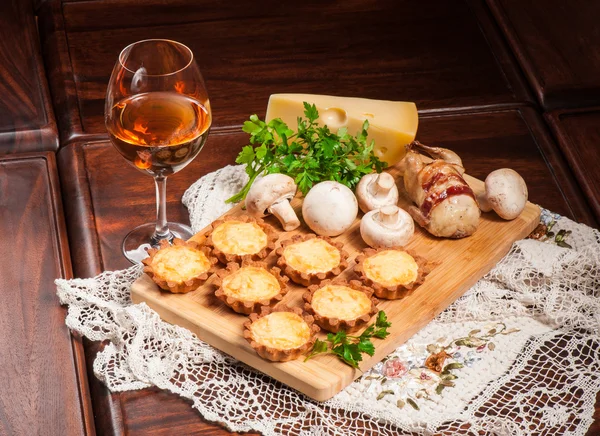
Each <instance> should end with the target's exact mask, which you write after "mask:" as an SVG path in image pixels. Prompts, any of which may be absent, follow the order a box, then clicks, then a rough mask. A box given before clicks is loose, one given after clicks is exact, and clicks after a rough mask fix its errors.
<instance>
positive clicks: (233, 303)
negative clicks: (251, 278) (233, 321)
mask: <svg viewBox="0 0 600 436" xmlns="http://www.w3.org/2000/svg"><path fill="white" fill-rule="evenodd" d="M247 266H254V267H257V268H262V269H264V270H265V271H267V272H269V273H270V274H271V275H273V276H274V277H275V278H276V279H277V282H278V283H279V287H280V292H279V294H277V295H275V296H273V297H271V298H267V299H263V300H257V301H252V300H243V299H240V298H236V297H233V296H231V295H227V294H226V293H225V292H224V291H223V288H222V285H223V279H224V278H225V277H227V276H229V275H231V274H233V273H235V272H236V271H238V270H239V269H240V268H242V267H247ZM215 276H216V278H215V279H214V281H213V283H214V284H215V285H216V286H218V288H217V290H216V291H215V296H216V297H217V298H218V299H219V300H221V301H222V302H223V303H225V304H226V305H227V306H229V307H231V308H232V309H233V310H234V311H235V312H237V313H242V314H244V315H249V314H250V313H254V312H258V311H260V308H261V307H262V306H274V305H275V304H277V303H279V302H280V301H281V300H282V299H283V297H284V296H285V294H287V292H288V287H287V282H288V281H289V279H288V278H287V277H284V276H283V277H282V276H281V270H280V269H279V268H277V267H272V268H270V269H269V268H268V267H267V264H266V263H264V262H254V261H246V262H243V264H242V266H240V265H239V264H238V263H235V262H230V263H228V264H227V268H226V269H221V270H219V271H217V272H216V273H215Z"/></svg>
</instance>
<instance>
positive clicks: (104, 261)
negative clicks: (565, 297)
mask: <svg viewBox="0 0 600 436" xmlns="http://www.w3.org/2000/svg"><path fill="white" fill-rule="evenodd" d="M418 138H419V140H421V141H422V142H423V143H426V144H439V145H443V146H447V147H449V148H451V149H453V150H456V151H457V152H458V153H459V154H460V155H461V157H462V158H463V162H464V164H465V167H466V168H467V171H468V172H469V174H471V175H473V176H475V177H478V178H485V176H486V175H487V174H488V173H489V172H490V171H492V170H494V169H496V168H500V167H507V166H509V167H512V168H515V169H516V170H517V171H519V172H520V173H521V174H523V175H524V177H525V179H526V181H527V185H528V188H529V192H530V200H531V201H533V202H536V203H539V204H542V205H544V206H545V207H547V208H550V209H552V210H554V211H557V212H559V213H561V214H563V215H565V216H569V217H573V218H574V217H576V218H577V219H578V220H588V222H590V224H594V221H593V217H592V215H591V214H590V213H589V211H587V209H585V206H584V205H585V200H584V199H583V196H582V194H581V192H580V191H578V190H573V191H570V189H571V188H569V187H575V186H576V184H575V183H574V181H573V180H571V179H569V178H567V176H565V174H568V173H566V171H565V168H560V166H561V165H564V164H557V165H556V166H555V167H550V166H548V164H547V163H546V162H547V161H546V160H545V159H544V156H546V157H548V156H551V155H552V154H555V153H556V152H557V149H556V146H555V144H554V143H553V141H552V139H551V138H550V136H549V135H548V133H547V131H546V130H545V128H544V125H543V122H542V120H541V118H540V117H539V115H538V114H537V113H536V111H535V110H534V109H532V108H528V107H524V108H515V109H504V110H499V111H495V112H471V113H464V114H436V115H428V116H423V117H421V119H420V126H419V133H418ZM246 142H247V135H246V134H244V133H224V132H219V133H215V134H211V135H209V139H208V141H207V144H206V146H205V149H204V150H203V151H202V152H201V154H200V155H199V157H198V158H197V159H196V160H195V161H193V162H192V163H191V164H190V165H189V167H188V168H185V169H184V170H182V171H181V172H180V173H177V174H175V175H173V176H172V177H170V179H169V182H168V199H169V201H168V206H169V209H168V213H169V217H170V219H171V220H175V221H184V222H188V214H187V211H186V209H185V207H184V206H183V205H182V204H181V201H180V199H181V196H182V195H183V193H184V191H185V189H187V187H189V186H190V185H191V184H192V183H193V182H194V181H195V180H197V179H198V178H199V177H200V176H202V175H203V174H206V173H207V172H209V171H213V170H215V169H217V168H219V167H222V166H224V165H226V164H230V163H233V160H234V157H235V155H236V154H237V152H238V151H239V150H240V148H241V146H243V145H245V144H246ZM58 159H59V167H60V171H61V174H70V175H76V177H63V192H64V193H65V213H66V216H67V221H68V226H69V228H68V230H69V235H70V236H71V252H72V259H73V267H74V271H75V275H77V276H81V277H88V276H94V275H96V274H98V273H100V272H101V271H103V270H113V269H121V268H126V267H128V266H129V265H130V264H129V262H128V261H127V260H126V259H125V258H124V257H123V255H122V254H121V252H120V243H121V241H122V239H123V238H124V236H125V235H126V234H127V233H128V231H129V230H131V229H132V228H133V227H135V226H137V225H138V224H142V223H144V222H151V221H152V220H153V218H154V216H153V214H154V211H155V203H154V202H155V198H154V195H153V192H154V191H153V186H152V179H151V178H150V177H148V176H147V175H145V174H142V173H140V172H138V171H136V170H135V169H134V168H132V167H131V166H130V165H129V164H128V163H127V162H125V160H124V159H122V158H121V157H120V156H119V154H118V153H117V152H116V150H115V149H114V148H113V147H112V146H111V144H110V143H109V142H107V141H96V142H91V143H73V144H70V145H68V146H66V147H65V148H63V149H61V151H60V152H59V153H58ZM550 160H551V159H548V161H550ZM555 162H561V161H560V160H556V161H555ZM560 174H563V175H562V176H560ZM580 214H581V215H580ZM123 216H127V217H128V218H127V220H123V218H122V217H123ZM73 218H74V219H73ZM93 348H94V347H93V346H92V347H91V349H93ZM91 389H92V397H93V399H94V404H95V405H96V408H97V409H96V410H99V409H100V410H102V413H103V414H106V416H105V417H104V418H103V420H102V422H98V420H97V421H96V425H97V426H104V425H109V426H112V425H113V424H114V423H115V422H118V425H119V427H118V431H121V430H123V431H126V432H136V433H137V432H139V433H150V432H155V431H156V432H161V431H163V430H164V429H165V425H167V424H166V422H168V423H169V424H168V425H171V423H177V426H182V427H181V428H182V429H185V432H191V433H195V432H200V431H204V430H206V429H207V428H210V429H211V430H212V429H214V428H213V427H212V425H208V424H207V423H206V422H205V421H203V420H201V419H199V418H198V415H197V413H196V412H195V411H194V410H193V409H191V408H190V407H189V405H188V404H187V403H186V402H185V401H184V400H182V399H180V398H178V397H176V396H173V395H167V394H164V393H158V391H156V390H152V391H150V392H143V393H140V392H124V393H120V394H113V395H110V394H109V393H108V392H107V391H106V388H104V386H102V385H100V384H99V383H97V382H95V383H92V386H91ZM109 400H110V401H109ZM152 410H154V412H150V411H152ZM108 416H110V419H109V418H108ZM115 416H116V417H117V418H115ZM121 426H122V427H121ZM207 426H208V427H207ZM102 428H104V427H102ZM105 430H107V431H108V430H109V429H105ZM215 431H217V430H216V429H215Z"/></svg>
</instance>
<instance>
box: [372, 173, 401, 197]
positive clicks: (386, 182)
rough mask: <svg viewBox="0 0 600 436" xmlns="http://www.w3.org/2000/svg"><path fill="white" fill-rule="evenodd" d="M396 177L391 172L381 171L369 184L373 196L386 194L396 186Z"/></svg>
mask: <svg viewBox="0 0 600 436" xmlns="http://www.w3.org/2000/svg"><path fill="white" fill-rule="evenodd" d="M394 184H395V182H394V177H392V175H391V174H389V173H380V174H378V175H377V178H376V179H375V180H373V181H372V182H371V183H370V184H369V192H370V193H371V195H373V196H375V197H376V196H384V195H387V194H388V192H390V189H392V188H393V187H394Z"/></svg>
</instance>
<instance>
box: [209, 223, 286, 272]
mask: <svg viewBox="0 0 600 436" xmlns="http://www.w3.org/2000/svg"><path fill="white" fill-rule="evenodd" d="M227 221H240V222H243V223H256V224H258V226H259V227H260V228H261V229H262V230H263V231H264V232H265V233H266V235H267V245H266V246H264V247H263V248H262V249H261V250H260V251H259V252H257V253H253V254H244V255H239V254H231V253H224V252H223V251H221V250H220V249H219V248H217V247H216V246H215V244H214V242H213V240H212V232H213V230H215V229H216V228H217V227H219V226H220V225H221V224H223V223H225V222H227ZM278 238H279V236H278V233H277V231H276V230H275V229H274V228H273V227H272V226H270V225H269V224H267V223H265V222H264V221H263V220H262V219H260V218H254V217H251V216H249V215H238V216H234V215H227V216H224V217H222V218H220V219H218V220H216V221H215V222H213V223H212V224H211V226H210V229H209V230H208V237H207V239H206V245H208V246H209V247H211V249H212V252H213V254H214V255H215V256H217V259H219V260H220V261H221V262H222V263H223V264H225V265H227V264H228V263H229V262H236V263H242V262H243V261H247V260H261V259H264V258H265V257H267V256H268V255H269V253H270V252H271V251H273V249H274V248H275V242H276V241H277V239H278Z"/></svg>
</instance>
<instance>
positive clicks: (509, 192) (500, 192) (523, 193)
mask: <svg viewBox="0 0 600 436" xmlns="http://www.w3.org/2000/svg"><path fill="white" fill-rule="evenodd" d="M527 195H528V194H527V185H526V184H525V180H523V177H521V176H520V175H519V173H517V172H516V171H514V170H511V169H510V168H502V169H499V170H496V171H492V172H491V173H490V174H489V175H488V176H487V177H486V178H485V191H484V192H483V193H479V194H478V195H477V201H478V202H479V208H480V209H481V210H482V211H483V212H489V211H490V210H492V209H493V210H494V211H495V212H496V213H497V214H498V215H499V216H500V217H501V218H504V219H505V220H513V219H515V218H516V217H518V216H519V215H520V214H521V212H523V209H524V208H525V204H526V203H527Z"/></svg>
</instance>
